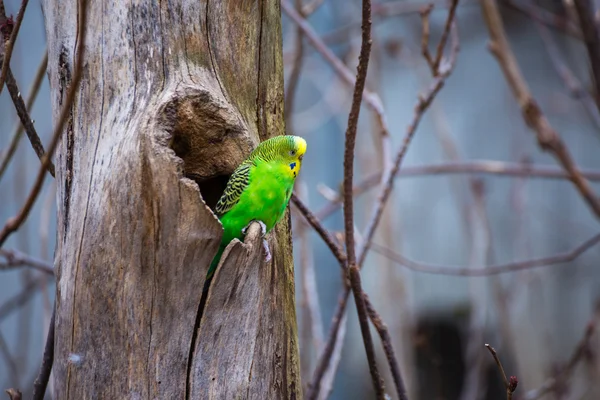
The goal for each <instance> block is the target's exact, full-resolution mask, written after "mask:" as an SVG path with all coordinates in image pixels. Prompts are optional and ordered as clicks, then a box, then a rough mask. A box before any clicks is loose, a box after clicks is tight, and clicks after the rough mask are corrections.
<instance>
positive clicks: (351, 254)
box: [344, 0, 384, 399]
mask: <svg viewBox="0 0 600 400" xmlns="http://www.w3.org/2000/svg"><path fill="white" fill-rule="evenodd" d="M370 53H371V1H370V0H363V11H362V42H361V46H360V54H359V57H358V68H357V75H356V84H355V86H354V94H353V96H352V106H351V107H350V114H349V115H348V128H347V129H346V140H345V146H344V230H345V236H346V258H347V271H348V278H349V279H350V285H351V288H352V293H353V294H354V302H355V304H356V311H357V313H358V321H359V325H360V330H361V333H362V337H363V343H364V346H365V352H366V354H367V360H368V362H369V371H370V373H371V380H372V381H373V388H374V389H375V396H376V397H377V398H378V399H383V398H384V388H383V381H382V379H381V377H380V375H379V371H378V369H377V361H376V359H375V350H374V349H373V339H372V338H371V331H370V330H369V319H368V316H367V311H366V307H365V301H364V297H363V289H362V284H361V279H360V271H359V268H358V265H357V264H356V251H355V246H354V245H355V242H354V196H353V195H352V184H353V177H354V149H355V147H356V131H357V126H358V117H359V114H360V103H361V101H362V97H363V95H362V94H363V90H364V88H365V83H366V79H367V69H368V66H369V56H370Z"/></svg>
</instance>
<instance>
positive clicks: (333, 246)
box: [292, 193, 346, 267]
mask: <svg viewBox="0 0 600 400" xmlns="http://www.w3.org/2000/svg"><path fill="white" fill-rule="evenodd" d="M292 204H294V205H295V206H296V207H297V208H298V210H300V213H301V214H302V215H303V216H304V218H305V219H306V221H307V222H308V224H309V225H310V226H312V227H313V228H314V230H315V231H316V232H317V233H318V234H319V236H321V238H323V241H324V242H325V244H326V245H327V246H328V247H329V249H330V250H331V252H332V253H333V255H334V256H335V258H336V259H337V260H338V262H339V263H340V265H341V266H342V267H343V266H345V265H346V254H344V250H343V249H341V248H340V247H339V246H338V245H337V243H336V241H335V239H334V238H333V237H332V236H331V234H330V233H329V231H328V230H327V229H325V227H324V226H323V224H321V221H319V219H318V218H317V217H316V216H315V215H314V214H313V213H312V211H310V210H309V208H308V207H307V206H306V205H305V204H304V203H303V202H302V200H300V199H299V198H298V196H296V194H294V193H293V194H292Z"/></svg>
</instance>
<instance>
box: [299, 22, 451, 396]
mask: <svg viewBox="0 0 600 400" xmlns="http://www.w3.org/2000/svg"><path fill="white" fill-rule="evenodd" d="M452 26H453V28H454V29H456V28H455V24H452ZM452 41H453V46H452V52H451V56H450V57H449V63H444V64H442V68H443V71H442V73H441V74H440V75H439V76H438V77H437V78H435V80H434V83H433V85H432V86H431V88H430V89H429V91H428V92H427V93H426V95H425V96H419V101H418V103H417V107H416V109H415V116H414V118H413V121H412V123H411V125H410V126H409V128H408V131H407V134H406V136H405V139H404V141H403V144H402V146H401V148H400V150H399V151H398V153H397V156H396V158H395V162H394V165H393V166H392V168H391V170H390V171H389V172H388V173H387V174H384V176H383V177H382V179H381V181H382V183H381V191H380V194H379V196H378V198H377V202H376V204H375V206H374V209H373V216H372V217H371V219H370V220H369V223H368V225H367V229H366V232H367V233H366V234H365V235H364V238H365V239H364V240H363V243H361V248H360V249H359V251H358V266H360V265H362V264H363V262H364V259H365V257H366V254H367V251H368V248H369V244H370V242H371V240H372V239H373V235H374V233H375V229H376V227H377V225H378V224H379V220H380V218H381V215H382V213H383V208H384V206H385V203H386V201H387V199H388V198H389V195H390V193H391V190H392V186H393V182H394V179H395V176H396V174H397V173H398V171H399V169H400V164H401V162H402V160H403V158H404V154H406V151H407V149H408V145H409V143H410V141H411V139H412V137H413V136H414V133H415V131H416V128H417V126H418V123H419V121H420V120H421V117H422V115H423V113H424V112H425V111H426V110H427V108H428V107H429V105H430V104H431V102H432V101H433V99H434V97H435V95H436V94H437V93H438V92H439V91H440V89H441V88H442V86H443V84H444V81H445V79H446V77H447V76H448V75H449V74H450V72H451V71H452V68H453V67H454V61H455V60H456V53H457V52H458V37H457V35H453V36H452ZM344 196H346V197H352V196H353V193H352V186H351V185H350V186H346V185H344ZM350 227H351V229H350V231H349V232H350V234H351V235H352V238H353V237H354V234H353V225H350ZM348 295H349V289H348V287H347V286H346V285H345V286H344V288H343V289H342V291H341V293H340V301H339V302H338V307H337V309H336V311H335V313H334V319H333V322H332V325H331V329H330V331H329V335H328V340H327V344H326V345H325V348H324V350H323V353H322V354H321V356H320V357H319V362H318V363H317V368H316V370H315V374H314V375H313V379H312V382H311V385H310V390H311V391H313V392H314V391H316V392H318V390H319V389H318V388H319V385H320V382H321V379H322V378H323V373H324V372H325V370H326V369H327V365H328V363H329V360H330V358H331V354H332V352H333V349H334V347H335V340H336V337H337V330H338V329H339V320H340V319H341V316H342V315H343V314H344V312H345V308H346V305H347V300H348ZM313 392H311V393H313ZM309 395H310V393H309ZM309 398H311V397H309ZM312 399H314V397H313V398H312Z"/></svg>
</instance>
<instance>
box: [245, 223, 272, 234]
mask: <svg viewBox="0 0 600 400" xmlns="http://www.w3.org/2000/svg"><path fill="white" fill-rule="evenodd" d="M255 221H256V222H258V224H259V225H260V232H261V233H262V235H263V236H265V235H266V234H267V225H265V223H264V222H262V221H258V220H254V219H253V220H252V221H250V223H249V224H248V225H246V226H245V227H243V228H242V235H245V234H246V232H247V231H248V227H249V226H250V224H251V223H253V222H255Z"/></svg>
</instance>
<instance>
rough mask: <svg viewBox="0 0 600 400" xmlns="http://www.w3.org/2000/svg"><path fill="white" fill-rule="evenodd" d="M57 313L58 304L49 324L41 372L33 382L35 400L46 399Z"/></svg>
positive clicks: (53, 310)
mask: <svg viewBox="0 0 600 400" xmlns="http://www.w3.org/2000/svg"><path fill="white" fill-rule="evenodd" d="M55 313H56V306H55V307H54V308H53V309H52V317H51V318H50V325H49V326H48V336H47V337H46V346H45V347H44V355H43V357H42V365H41V366H40V372H39V373H38V376H37V377H36V378H35V382H34V383H33V400H44V395H45V394H46V387H47V386H48V381H49V380H50V373H51V372H52V363H53V362H54V319H55Z"/></svg>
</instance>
